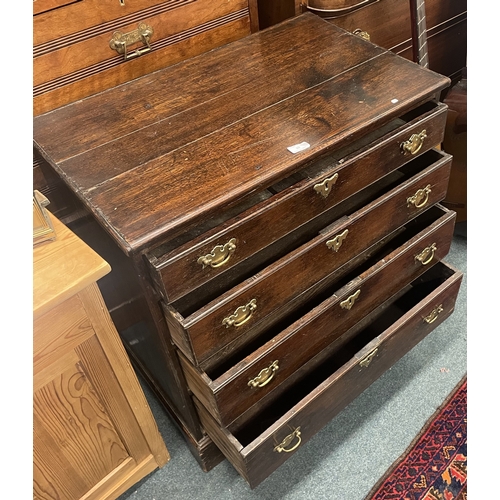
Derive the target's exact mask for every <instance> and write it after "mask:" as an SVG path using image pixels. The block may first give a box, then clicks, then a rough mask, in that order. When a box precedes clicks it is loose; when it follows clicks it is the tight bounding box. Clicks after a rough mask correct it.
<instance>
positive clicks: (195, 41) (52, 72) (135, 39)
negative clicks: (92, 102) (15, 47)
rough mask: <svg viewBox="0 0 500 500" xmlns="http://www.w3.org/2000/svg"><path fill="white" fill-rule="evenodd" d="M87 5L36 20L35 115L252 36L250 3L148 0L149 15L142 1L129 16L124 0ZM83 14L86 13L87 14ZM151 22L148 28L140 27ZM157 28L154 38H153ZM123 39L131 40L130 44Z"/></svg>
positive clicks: (239, 0)
mask: <svg viewBox="0 0 500 500" xmlns="http://www.w3.org/2000/svg"><path fill="white" fill-rule="evenodd" d="M108 3H111V2H108ZM151 3H153V5H151ZM86 4H89V2H88V1H83V2H77V3H75V4H71V5H68V6H65V7H62V8H59V9H55V10H54V11H49V12H46V13H43V14H40V15H38V16H35V17H34V32H35V33H36V36H35V39H34V48H33V56H34V59H33V93H34V114H35V115H38V114H41V113H44V112H46V111H49V110H51V109H54V108H55V107H59V106H62V105H63V104H67V103H70V102H73V101H76V100H78V99H80V98H82V97H86V96H88V95H91V94H95V93H97V92H100V91H103V90H105V89H108V88H111V87H113V86H116V85H118V84H120V83H124V82H126V81H129V80H132V79H134V78H137V77H139V76H142V75H144V74H147V73H151V72H153V71H156V70H158V69H161V68H162V67H165V66H168V65H171V64H174V63H176V62H179V61H181V60H183V59H186V58H188V57H193V56H195V55H198V54H200V53H202V52H205V51H208V50H210V49H212V48H214V47H218V46H220V45H223V44H225V43H228V42H230V41H233V40H236V39H238V38H242V37H244V36H246V35H249V34H250V32H251V29H250V17H249V15H250V14H249V7H248V0H230V1H229V2H223V3H220V2H219V3H217V2H216V3H215V4H214V2H210V1H207V0H196V1H184V2H182V1H181V2H168V1H167V2H165V1H163V2H159V1H156V2H142V4H143V5H142V9H141V8H140V7H141V5H140V4H141V2H139V3H135V2H130V3H129V2H128V1H126V2H125V6H124V8H122V10H119V9H120V5H119V1H118V0H116V2H112V4H113V8H111V6H109V7H110V8H109V9H106V8H103V6H102V5H94V4H92V5H88V6H87V8H85V5H86ZM82 9H83V10H84V11H85V12H86V14H84V15H82V16H79V15H78V13H79V12H80V11H81V10H82ZM103 11H104V12H105V14H103ZM101 14H102V16H101ZM75 19H76V20H78V24H77V23H76V22H75ZM104 19H106V20H105V21H104ZM92 23H96V24H92ZM143 24H144V25H146V26H147V27H148V30H146V31H144V30H143V29H142V28H140V26H142V25H143ZM52 27H54V31H53V32H52V31H51V28H52ZM149 30H152V34H147V35H146V37H145V35H144V33H146V32H148V33H149V32H150V31H149ZM116 33H120V34H121V36H118V35H116ZM117 37H118V38H117ZM115 38H116V43H114V45H113V42H112V40H114V39H115ZM123 40H128V42H127V43H125V45H123V43H122V42H123ZM111 45H113V46H111ZM117 47H118V50H116V48H117ZM125 48H126V52H125V50H124V49H125ZM139 56H140V57H139Z"/></svg>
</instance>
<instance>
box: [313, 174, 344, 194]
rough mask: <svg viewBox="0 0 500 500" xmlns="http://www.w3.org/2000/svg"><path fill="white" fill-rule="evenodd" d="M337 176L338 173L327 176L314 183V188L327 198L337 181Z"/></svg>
mask: <svg viewBox="0 0 500 500" xmlns="http://www.w3.org/2000/svg"><path fill="white" fill-rule="evenodd" d="M338 178H339V174H333V175H332V176H331V177H327V178H326V179H324V180H323V181H322V182H319V183H318V184H315V185H314V190H315V191H316V192H317V193H318V194H320V195H321V196H323V198H327V197H328V195H329V194H330V193H331V191H332V188H333V186H334V184H335V183H336V182H337V179H338Z"/></svg>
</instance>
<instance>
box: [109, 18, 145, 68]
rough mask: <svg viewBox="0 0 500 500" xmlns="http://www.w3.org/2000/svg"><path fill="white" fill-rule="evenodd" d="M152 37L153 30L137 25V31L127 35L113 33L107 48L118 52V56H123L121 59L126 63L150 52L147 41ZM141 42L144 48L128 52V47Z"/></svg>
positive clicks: (142, 24) (143, 24) (117, 32)
mask: <svg viewBox="0 0 500 500" xmlns="http://www.w3.org/2000/svg"><path fill="white" fill-rule="evenodd" d="M152 36H153V28H151V26H148V25H147V24H145V23H139V25H138V26H137V29H136V30H134V31H129V32H128V33H122V32H121V31H115V32H114V33H113V37H112V38H111V40H110V41H109V46H110V47H111V48H112V49H113V50H116V52H118V54H123V59H124V60H125V61H128V60H129V59H133V58H134V57H138V56H142V54H145V53H146V52H149V51H150V50H151V45H150V44H149V41H150V39H151V37H152ZM139 42H142V43H143V44H144V45H145V46H146V47H143V48H142V49H141V48H137V49H135V50H132V51H129V47H130V46H131V45H134V44H135V43H139Z"/></svg>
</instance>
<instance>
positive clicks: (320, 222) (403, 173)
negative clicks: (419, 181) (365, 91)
mask: <svg viewBox="0 0 500 500" xmlns="http://www.w3.org/2000/svg"><path fill="white" fill-rule="evenodd" d="M442 158H443V153H441V152H440V151H437V150H434V149H432V150H429V151H427V152H426V153H424V154H422V155H420V156H418V157H416V158H414V159H413V160H412V161H410V162H409V163H407V164H406V165H404V166H403V167H401V168H400V169H398V170H396V171H394V172H391V173H390V174H388V175H387V176H385V177H384V178H382V179H380V180H379V181H378V182H376V183H374V184H373V185H371V186H369V187H367V188H365V189H364V190H363V191H361V192H359V193H358V194H357V195H354V196H353V197H352V199H349V200H346V202H343V203H341V204H340V205H337V207H334V208H333V209H332V210H335V213H338V212H337V211H338V210H340V212H342V213H344V214H345V215H344V216H343V217H347V216H348V215H351V214H353V213H354V212H356V211H357V210H359V209H361V208H363V207H364V206H365V205H367V204H368V203H371V202H372V201H374V200H376V199H377V198H379V197H381V196H384V195H385V194H386V193H388V192H389V191H390V190H391V189H393V188H395V187H396V186H398V185H399V184H401V183H403V182H405V181H407V180H409V179H411V178H412V177H413V176H415V175H417V174H419V173H420V172H422V171H423V170H425V169H426V168H427V167H428V166H429V165H432V164H434V163H436V162H437V161H439V160H441V159H442ZM344 203H345V205H344ZM347 204H349V205H347ZM347 206H348V207H349V210H346V209H345V208H344V207H347ZM338 220H341V219H340V218H339V219H335V218H334V221H332V215H331V210H329V211H327V212H325V213H324V214H322V215H321V216H319V217H317V218H316V219H314V220H313V221H311V222H310V223H309V224H307V225H305V226H304V227H302V228H300V231H299V232H297V231H296V232H294V233H292V234H291V235H289V236H288V237H286V241H287V245H286V246H285V248H284V249H283V250H282V251H281V252H278V253H272V254H269V257H268V258H267V259H266V260H264V261H261V262H260V265H259V266H258V267H251V268H249V269H247V270H246V272H244V273H242V274H239V275H237V276H235V277H234V278H233V279H232V280H231V279H226V280H225V282H224V283H223V284H221V286H220V287H219V288H217V289H211V290H210V291H209V292H208V291H207V290H205V289H204V287H200V288H198V289H197V290H195V291H194V292H192V293H190V294H187V295H185V296H184V297H182V298H180V299H178V300H177V301H175V302H173V303H172V307H173V308H174V309H175V310H176V311H177V312H178V313H179V314H180V315H181V316H183V317H184V318H187V317H188V316H190V315H192V314H194V313H195V312H196V311H198V310H199V309H201V308H202V307H204V306H206V305H207V304H209V303H210V302H211V301H214V300H216V299H217V298H218V297H219V295H221V294H222V293H225V292H227V291H229V290H230V289H231V288H233V287H234V286H236V285H238V284H239V283H240V282H242V281H244V280H246V279H250V278H251V277H252V276H253V275H254V274H256V273H258V272H259V271H261V270H262V269H264V268H265V267H266V266H268V265H270V264H271V263H273V262H274V261H276V260H278V259H279V258H282V257H284V256H286V255H287V254H289V253H290V252H292V251H294V250H296V249H297V248H299V247H300V246H301V245H303V244H306V243H307V242H308V241H309V240H311V239H312V238H314V237H315V236H317V235H318V234H319V233H321V232H322V231H324V230H326V229H327V228H328V225H331V224H332V223H337V221H338Z"/></svg>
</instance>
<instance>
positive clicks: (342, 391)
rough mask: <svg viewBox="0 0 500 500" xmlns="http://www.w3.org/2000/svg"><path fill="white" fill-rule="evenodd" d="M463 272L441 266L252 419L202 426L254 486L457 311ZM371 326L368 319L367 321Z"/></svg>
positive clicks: (208, 421)
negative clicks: (227, 424) (456, 303)
mask: <svg viewBox="0 0 500 500" xmlns="http://www.w3.org/2000/svg"><path fill="white" fill-rule="evenodd" d="M461 281H462V273H461V272H460V271H457V270H455V269H453V268H452V267H451V266H449V265H446V264H445V263H443V262H439V263H437V264H435V265H434V266H433V267H432V268H430V269H429V270H428V271H426V272H425V273H424V274H423V275H421V276H420V277H419V278H417V279H416V280H415V281H413V282H412V283H411V284H410V285H409V286H408V287H406V289H404V291H403V292H402V293H400V294H398V295H397V297H396V298H395V299H394V298H393V299H390V300H389V301H388V303H384V304H382V305H381V306H379V308H377V310H375V311H374V312H373V313H372V314H370V315H369V316H367V317H366V318H364V319H363V320H362V321H361V322H360V324H359V325H360V326H361V327H360V326H359V325H355V326H354V327H352V328H351V329H350V330H348V331H347V332H346V333H345V334H344V335H343V336H342V337H340V339H338V340H337V341H335V342H334V343H333V344H332V345H331V346H330V347H329V348H328V349H326V350H325V351H323V352H322V353H321V354H320V355H318V358H319V359H317V360H315V367H314V369H313V370H312V371H310V372H308V373H307V374H305V375H304V376H303V377H302V378H301V379H299V380H296V381H295V383H294V385H293V387H291V388H290V390H288V391H286V392H284V393H283V394H282V395H281V396H280V397H279V398H277V399H276V400H274V401H273V402H272V404H270V405H268V406H266V407H265V408H263V409H262V411H260V412H257V413H254V414H253V415H252V418H251V419H250V420H248V419H246V418H242V420H241V421H238V420H237V421H235V422H233V423H232V424H231V425H230V426H229V427H227V428H225V427H221V426H220V425H219V424H218V422H217V421H216V420H215V419H214V418H213V417H212V416H211V415H210V413H209V412H208V411H207V410H206V409H205V407H204V406H203V405H202V404H201V403H200V402H199V401H198V400H197V399H196V398H194V399H195V404H196V407H197V410H198V413H199V415H200V419H201V421H202V424H203V427H204V429H205V431H206V432H207V434H208V435H209V436H210V438H211V439H212V440H213V441H214V442H215V443H216V445H217V446H218V447H219V448H220V450H221V451H222V452H223V453H224V455H225V456H226V457H227V459H228V460H229V461H230V462H231V463H232V464H233V466H234V467H235V468H236V469H237V470H238V472H239V473H240V474H241V475H242V476H243V477H244V478H245V479H246V480H247V481H248V483H249V485H250V486H251V487H252V488H254V487H255V486H257V485H258V484H260V483H261V482H262V481H263V480H264V479H265V478H266V477H268V476H269V475H270V474H271V473H272V472H273V471H274V470H275V469H276V468H277V467H279V466H280V465H281V464H282V463H283V462H284V461H285V460H286V459H287V458H288V457H290V456H291V455H292V454H293V453H296V452H299V453H300V448H301V446H303V445H304V444H305V443H306V442H307V441H308V440H309V439H310V438H311V437H312V436H313V435H314V434H316V433H317V432H318V431H319V430H320V429H321V428H322V427H323V426H324V425H326V424H327V423H328V422H329V421H330V420H331V419H332V418H333V417H334V416H335V415H336V414H337V413H339V412H340V411H341V410H342V409H343V408H345V407H346V406H347V405H348V404H349V403H350V402H351V401H352V400H353V399H354V398H355V397H357V396H358V395H359V394H361V392H362V391H364V390H365V389H366V388H367V387H368V386H369V385H370V384H371V383H372V382H374V381H375V380H376V379H377V378H378V377H380V376H381V375H382V374H383V373H384V372H385V371H386V370H387V369H388V368H389V367H390V366H392V365H393V364H394V363H395V362H396V361H397V360H399V359H400V358H401V357H402V356H403V355H404V354H406V353H407V352H408V351H409V350H410V349H412V348H413V347H414V346H415V345H417V343H418V342H420V341H421V340H422V339H423V338H424V337H425V336H426V335H428V334H429V333H430V332H431V331H432V330H433V329H434V328H436V327H437V326H438V325H439V324H441V322H442V321H444V320H445V319H446V318H447V317H448V316H449V315H450V314H451V313H452V311H453V309H454V306H455V301H456V297H457V294H458V291H459V288H460V283H461ZM368 320H369V321H368Z"/></svg>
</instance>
